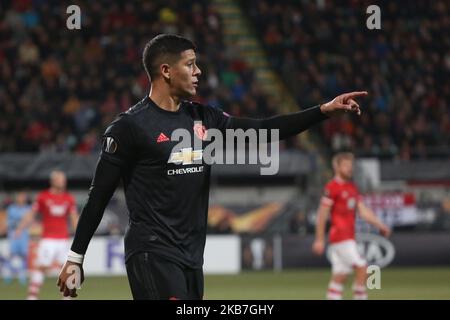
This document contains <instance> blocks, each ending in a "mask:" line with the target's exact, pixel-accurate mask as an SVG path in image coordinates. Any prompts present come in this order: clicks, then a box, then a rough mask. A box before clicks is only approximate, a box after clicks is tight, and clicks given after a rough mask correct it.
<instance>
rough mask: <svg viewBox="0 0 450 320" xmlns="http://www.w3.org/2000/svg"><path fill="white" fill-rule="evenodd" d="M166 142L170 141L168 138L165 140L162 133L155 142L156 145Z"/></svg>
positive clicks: (165, 137)
mask: <svg viewBox="0 0 450 320" xmlns="http://www.w3.org/2000/svg"><path fill="white" fill-rule="evenodd" d="M166 141H170V139H169V138H167V136H166V135H165V134H164V133H162V132H161V133H160V134H159V136H158V139H157V140H156V142H157V143H161V142H166Z"/></svg>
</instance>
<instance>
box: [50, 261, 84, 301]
mask: <svg viewBox="0 0 450 320" xmlns="http://www.w3.org/2000/svg"><path fill="white" fill-rule="evenodd" d="M83 281H84V271H83V266H82V265H81V264H79V263H75V262H71V261H66V263H65V264H64V266H63V267H62V269H61V272H60V273H59V277H58V282H57V283H56V285H57V286H58V287H59V291H60V292H62V294H63V296H64V297H69V296H70V297H72V298H75V297H77V289H81V284H82V283H83Z"/></svg>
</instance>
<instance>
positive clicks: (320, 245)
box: [312, 240, 325, 256]
mask: <svg viewBox="0 0 450 320" xmlns="http://www.w3.org/2000/svg"><path fill="white" fill-rule="evenodd" d="M312 251H313V252H314V253H315V254H317V255H318V256H321V255H322V254H323V252H324V251H325V242H324V241H322V240H316V241H314V243H313V246H312Z"/></svg>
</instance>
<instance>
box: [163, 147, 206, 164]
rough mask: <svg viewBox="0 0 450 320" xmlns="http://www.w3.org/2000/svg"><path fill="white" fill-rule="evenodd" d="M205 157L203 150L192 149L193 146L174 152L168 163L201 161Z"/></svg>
mask: <svg viewBox="0 0 450 320" xmlns="http://www.w3.org/2000/svg"><path fill="white" fill-rule="evenodd" d="M202 157H203V150H194V151H193V150H192V148H183V149H181V150H180V151H179V152H172V153H171V154H170V157H169V161H167V163H174V164H182V165H188V164H192V163H194V161H200V160H202Z"/></svg>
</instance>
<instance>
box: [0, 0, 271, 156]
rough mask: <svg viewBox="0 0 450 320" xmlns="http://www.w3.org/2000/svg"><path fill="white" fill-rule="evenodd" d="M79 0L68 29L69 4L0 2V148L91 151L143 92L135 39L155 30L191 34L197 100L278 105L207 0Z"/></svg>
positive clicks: (249, 108) (139, 42)
mask: <svg viewBox="0 0 450 320" xmlns="http://www.w3.org/2000/svg"><path fill="white" fill-rule="evenodd" d="M78 3H81V4H80V7H81V11H82V28H81V30H75V31H72V32H70V31H69V30H68V29H67V28H66V17H67V16H68V15H67V14H66V7H67V3H65V4H62V3H60V2H57V3H56V2H52V3H51V4H50V1H31V0H21V1H2V3H1V5H0V20H1V21H2V22H1V24H0V38H1V39H2V40H1V42H0V65H1V67H0V81H1V82H2V83H4V84H5V85H4V86H2V88H1V89H0V113H1V114H3V115H4V116H3V117H2V119H0V139H1V140H0V151H2V152H6V151H13V152H21V151H22V152H23V151H31V152H35V151H45V150H53V151H57V152H59V151H75V152H77V153H81V154H86V153H90V152H97V150H98V148H99V146H98V143H99V136H100V134H101V133H102V132H103V130H104V129H105V126H106V125H108V124H109V123H110V122H111V121H112V120H113V119H114V117H115V116H116V115H117V114H118V113H119V112H121V111H125V110H127V109H128V108H129V107H130V106H132V105H133V104H135V103H136V102H137V101H139V100H140V99H142V98H143V97H144V96H145V95H146V94H147V93H148V91H149V81H148V78H147V75H146V74H145V71H144V68H143V67H142V62H141V55H142V48H143V47H144V45H145V43H146V42H147V41H148V40H149V39H150V38H151V37H153V36H154V35H156V34H158V33H181V34H184V35H186V36H188V37H189V38H191V39H192V40H194V42H195V43H196V45H197V47H198V52H199V65H200V67H201V68H202V70H203V73H204V76H203V79H202V80H203V84H202V86H201V87H200V92H199V95H198V98H197V99H198V100H199V101H201V102H205V103H209V104H211V105H214V106H220V107H221V108H223V109H225V110H227V111H228V112H230V113H232V114H234V115H239V114H246V115H249V116H254V117H258V116H262V115H267V114H271V113H274V112H275V111H274V110H272V111H270V110H269V108H270V107H269V106H268V105H267V99H266V97H265V96H264V95H263V94H262V92H261V90H260V89H259V88H258V86H257V85H256V84H254V81H252V80H253V74H252V72H251V70H250V69H249V68H248V67H247V66H246V64H245V63H244V62H243V61H242V60H241V59H240V58H239V57H237V56H236V55H235V53H234V52H233V51H231V50H230V48H227V47H225V46H224V44H223V41H222V38H223V36H222V28H221V21H220V18H219V16H218V14H217V13H216V12H215V11H214V10H213V8H212V6H211V5H210V4H209V1H195V2H194V1H188V2H185V1H167V2H165V3H164V4H163V2H162V1H158V2H152V1H151V2H150V1H149V2H145V3H141V2H140V1H127V2H126V4H124V2H123V4H121V5H119V4H112V5H110V3H109V2H107V1H106V2H105V1H103V2H102V1H85V2H78ZM105 8H107V9H106V12H105ZM272 109H274V107H273V106H272Z"/></svg>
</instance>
